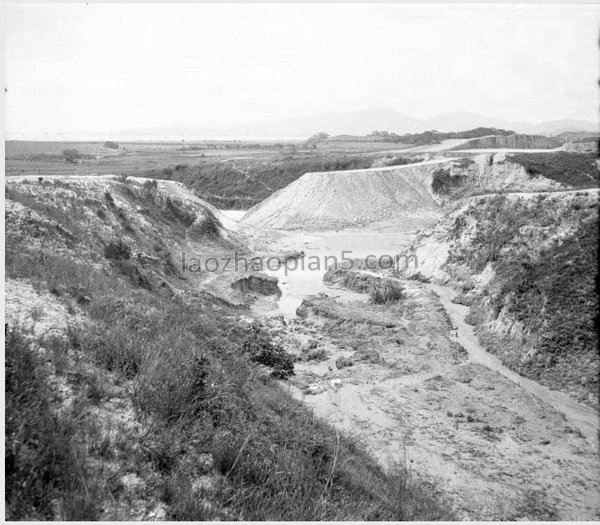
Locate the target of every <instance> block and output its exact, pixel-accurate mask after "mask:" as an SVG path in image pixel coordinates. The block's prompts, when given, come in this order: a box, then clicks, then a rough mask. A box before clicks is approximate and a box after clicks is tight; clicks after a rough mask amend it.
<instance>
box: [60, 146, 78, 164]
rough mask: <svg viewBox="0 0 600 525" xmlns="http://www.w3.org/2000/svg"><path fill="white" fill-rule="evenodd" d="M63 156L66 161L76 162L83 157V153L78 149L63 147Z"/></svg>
mask: <svg viewBox="0 0 600 525" xmlns="http://www.w3.org/2000/svg"><path fill="white" fill-rule="evenodd" d="M62 154H63V157H64V158H65V161H66V162H70V163H73V164H74V163H75V162H77V161H78V160H79V159H80V158H81V153H79V151H77V150H76V149H63V152H62Z"/></svg>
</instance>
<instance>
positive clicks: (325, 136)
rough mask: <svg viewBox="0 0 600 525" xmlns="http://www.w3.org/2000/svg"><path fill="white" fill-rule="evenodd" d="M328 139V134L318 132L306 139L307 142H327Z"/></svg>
mask: <svg viewBox="0 0 600 525" xmlns="http://www.w3.org/2000/svg"><path fill="white" fill-rule="evenodd" d="M328 138H329V133H325V132H323V131H320V132H318V133H315V134H314V135H313V136H312V137H310V138H309V139H308V142H321V141H323V140H327V139H328Z"/></svg>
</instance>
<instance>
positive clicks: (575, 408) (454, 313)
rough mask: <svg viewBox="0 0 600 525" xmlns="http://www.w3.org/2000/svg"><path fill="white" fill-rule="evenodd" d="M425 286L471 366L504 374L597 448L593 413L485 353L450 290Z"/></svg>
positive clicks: (598, 428) (599, 427) (599, 429)
mask: <svg viewBox="0 0 600 525" xmlns="http://www.w3.org/2000/svg"><path fill="white" fill-rule="evenodd" d="M427 286H428V287H429V288H430V289H431V290H433V291H434V292H435V293H436V294H437V295H438V296H439V298H440V302H441V304H442V306H443V307H444V308H445V309H446V311H447V312H448V314H449V315H450V318H451V319H452V322H453V323H454V324H455V325H456V327H457V334H458V342H459V343H460V344H461V345H462V346H463V347H464V348H465V350H466V351H467V352H468V353H469V358H470V360H471V361H472V362H473V363H479V364H481V365H484V366H486V367H487V368H489V369H490V370H494V371H495V372H497V373H499V374H501V375H503V376H504V377H506V378H507V379H509V380H510V381H512V382H513V383H515V384H517V385H519V386H521V387H522V388H523V389H524V390H526V391H527V392H529V393H530V394H532V395H534V396H535V397H537V398H538V399H540V400H542V401H544V402H545V403H547V404H549V405H550V406H552V407H553V408H555V409H556V410H558V411H559V412H561V413H562V414H564V415H565V417H566V418H567V420H568V421H569V423H571V424H572V425H573V426H575V427H576V428H578V429H579V431H580V432H581V433H582V434H583V435H584V436H585V437H586V438H587V439H588V440H589V441H590V442H591V443H592V445H593V446H594V449H595V450H598V449H600V443H599V437H600V419H599V417H598V413H597V412H596V410H594V409H593V408H590V407H588V406H586V405H583V404H581V403H577V402H576V401H575V400H573V399H572V398H571V397H569V396H568V395H567V394H563V393H562V392H558V391H556V390H550V389H549V388H547V387H545V386H543V385H540V384H539V383H537V382H536V381H532V380H531V379H527V378H525V377H523V376H521V375H519V374H517V373H516V372H514V371H513V370H510V369H509V368H507V367H506V366H504V365H503V364H502V363H501V362H500V360H499V359H498V358H497V357H496V356H494V355H492V354H490V353H489V352H487V351H486V350H485V349H484V348H483V347H482V346H481V345H480V344H479V341H478V339H477V336H476V335H475V332H474V331H473V328H472V327H471V326H470V325H468V324H467V323H465V316H466V315H467V314H468V313H469V307H468V306H463V305H460V304H455V303H453V302H452V297H453V296H454V295H455V293H454V292H453V291H452V290H451V289H450V288H448V287H445V286H440V285H437V284H428V285H427Z"/></svg>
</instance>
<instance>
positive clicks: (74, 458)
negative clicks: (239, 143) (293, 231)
mask: <svg viewBox="0 0 600 525" xmlns="http://www.w3.org/2000/svg"><path fill="white" fill-rule="evenodd" d="M35 184H37V183H35ZM152 191H154V190H150V189H140V188H135V187H133V188H132V187H129V186H128V185H126V184H122V183H114V184H113V185H112V186H111V192H110V194H111V197H112V203H111V199H108V198H107V197H106V194H105V195H104V196H102V195H100V196H99V198H97V199H90V197H89V195H88V194H86V193H85V192H83V191H82V190H80V189H78V188H77V187H76V186H74V185H69V184H64V183H60V184H59V183H55V184H47V183H44V184H40V185H39V188H29V189H28V190H27V191H25V190H24V189H23V187H19V186H18V185H15V186H12V185H11V187H10V188H9V189H8V190H7V200H10V201H12V202H19V203H21V204H22V205H24V206H25V207H26V210H31V211H32V213H27V212H22V211H18V210H16V211H15V210H14V209H12V208H11V209H10V210H11V211H9V212H7V217H6V231H7V238H6V247H7V249H6V274H7V277H9V278H21V279H26V280H28V282H32V283H33V284H34V286H35V287H36V288H37V289H38V290H39V291H40V293H46V294H47V293H48V292H50V293H52V294H53V296H54V297H56V298H57V299H58V300H59V301H60V302H62V303H63V304H64V306H65V308H66V310H67V311H68V312H70V313H71V314H73V323H71V322H69V325H70V328H69V329H68V331H67V333H66V334H65V337H62V338H53V339H49V338H43V340H40V339H39V338H38V339H36V338H35V337H34V336H33V335H32V334H29V333H25V332H24V330H23V328H20V327H10V331H9V333H8V337H7V347H6V359H7V361H6V367H7V376H6V400H7V404H6V422H5V425H6V426H5V431H6V438H7V451H6V453H7V456H6V457H7V462H6V468H7V472H6V481H7V485H6V508H7V517H9V518H10V519H40V518H50V519H51V518H61V519H79V520H82V519H84V520H85V519H99V518H103V519H106V518H108V519H140V518H146V519H147V518H148V516H151V514H149V513H150V512H152V510H153V509H156V505H157V503H159V506H162V507H163V508H164V510H165V517H166V518H167V519H174V520H198V519H219V518H220V519H245V520H253V519H255V520H256V519H257V520H261V519H271V520H290V519H295V520H313V519H354V520H360V519H394V518H395V519H438V518H447V517H448V516H449V514H448V513H447V512H446V511H445V510H444V509H443V508H441V507H440V506H439V505H438V504H437V503H436V502H435V501H434V500H432V499H431V498H430V497H429V496H428V494H427V493H426V492H423V489H420V488H419V487H413V486H411V487H409V488H408V489H407V488H406V485H405V482H404V480H403V476H402V473H395V474H385V473H383V472H382V471H381V470H380V469H379V468H378V467H377V466H376V465H375V464H374V462H373V461H372V460H371V459H370V458H369V457H367V456H366V455H365V453H364V452H362V449H361V447H360V445H359V444H357V443H354V442H352V441H351V440H348V439H347V438H345V437H343V436H342V437H341V438H340V439H339V441H338V439H337V437H336V434H335V432H334V431H333V430H332V429H331V428H330V427H328V426H327V425H325V424H324V423H322V422H320V421H318V420H316V419H315V418H314V417H313V416H312V414H311V413H310V412H309V411H308V410H307V409H305V408H304V407H303V406H302V405H301V404H299V403H298V402H296V401H294V400H292V399H291V398H290V397H289V396H288V395H287V394H285V393H284V392H283V391H282V390H281V388H280V387H279V386H278V384H277V383H276V382H275V380H274V379H273V378H272V376H271V375H270V369H269V368H265V367H264V366H261V365H257V364H256V363H255V362H254V361H255V360H256V353H253V352H254V351H256V349H258V350H259V351H261V352H263V353H267V354H268V355H273V353H277V345H276V344H275V343H274V342H272V341H270V339H269V337H268V335H267V334H266V333H264V332H262V330H261V328H260V327H254V328H251V327H249V326H248V325H246V324H244V323H241V322H240V320H239V316H240V315H244V314H245V313H246V311H245V310H243V309H239V308H235V307H231V306H229V305H228V304H226V303H224V302H222V301H220V300H218V299H216V298H214V297H212V296H210V295H207V294H204V293H198V292H194V291H193V283H187V282H186V281H182V280H181V279H180V278H179V277H178V276H177V272H175V271H172V270H173V269H172V265H171V264H169V262H168V261H169V260H170V258H169V253H170V252H172V251H173V250H175V249H176V248H177V246H179V247H181V246H183V245H184V244H185V243H186V242H188V241H189V237H190V235H191V232H190V229H191V228H192V226H191V225H190V220H189V218H188V217H187V216H185V214H181V213H175V212H173V210H172V209H171V208H170V207H169V205H168V204H167V203H166V202H165V201H164V199H161V198H158V197H157V196H156V195H155V196H154V197H153V196H152V195H150V193H151V192H152ZM61 192H63V193H61ZM64 192H66V193H64ZM127 205H130V207H131V208H132V209H135V207H136V206H142V207H143V208H144V209H145V210H146V212H145V214H144V217H145V219H146V221H148V223H149V226H148V224H146V223H144V222H143V221H140V220H138V218H137V217H134V216H133V215H128V214H127V213H126V212H123V210H127V209H129V208H128V206H127ZM119 210H120V211H121V212H123V213H120V211H119ZM201 233H202V232H201ZM195 238H196V240H197V241H198V242H200V243H202V246H206V247H207V248H206V249H211V248H210V247H211V246H213V244H214V242H215V241H214V239H205V238H204V237H203V236H202V235H197V233H196V237H195ZM117 241H118V242H117ZM110 243H112V244H110ZM121 243H126V244H127V245H128V246H129V248H130V249H129V250H128V249H125V248H123V246H122V244H121ZM108 246H112V248H109V249H108V250H107V249H106V248H107V247H108ZM141 249H143V250H147V251H148V252H149V253H153V254H154V255H155V256H156V258H157V259H158V260H159V262H153V263H152V268H149V267H145V266H144V264H143V263H142V262H140V261H139V260H137V259H135V258H134V257H133V256H132V255H130V254H129V252H131V253H135V251H137V250H141ZM153 249H154V252H152V250H153ZM105 254H106V255H108V256H110V257H111V259H106V257H105ZM164 282H167V283H170V288H169V287H165V286H163V284H162V283H164ZM169 290H171V291H169ZM173 290H175V292H173ZM176 290H180V291H179V292H177V291H176ZM78 318H81V319H82V320H83V324H82V323H76V322H75V321H76V319H78ZM42 347H43V348H45V353H44V354H42V351H41V348H42ZM43 355H44V356H45V357H42V356H43ZM263 362H264V360H263ZM57 383H58V384H64V385H66V389H67V392H70V394H67V395H63V396H61V395H60V393H59V392H57V391H56V384H57ZM116 415H123V416H126V417H123V418H122V420H120V419H118V418H116V419H115V417H112V416H116ZM132 475H133V476H135V477H137V479H139V480H141V481H140V483H137V484H135V485H134V486H133V487H131V486H129V485H128V483H127V482H126V481H125V480H126V479H127V476H132Z"/></svg>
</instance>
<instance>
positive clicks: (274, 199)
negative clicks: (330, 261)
mask: <svg viewBox="0 0 600 525" xmlns="http://www.w3.org/2000/svg"><path fill="white" fill-rule="evenodd" d="M448 162H449V161H448V160H440V161H430V162H422V163H418V164H409V165H404V166H394V167H388V168H374V169H364V170H348V171H332V172H322V173H306V174H305V175H303V176H302V177H301V178H300V179H298V180H296V181H294V182H293V183H292V184H290V185H289V186H286V187H285V188H283V189H281V190H279V191H278V192H276V193H274V194H273V195H271V197H269V198H268V199H265V200H264V201H263V202H261V203H260V204H258V205H256V206H254V207H253V208H251V209H250V210H248V212H247V213H246V214H245V215H244V216H243V217H242V222H243V223H244V224H248V225H251V226H260V227H263V228H274V229H283V230H295V229H313V230H329V229H341V228H349V227H360V226H366V225H368V224H373V223H377V222H382V221H386V222H391V223H394V224H397V225H398V226H399V227H402V229H404V231H409V230H414V229H418V228H422V227H425V226H429V225H431V224H433V223H435V221H436V220H437V219H438V218H439V217H440V206H439V204H438V203H437V202H436V200H435V198H434V194H433V191H432V189H431V182H432V177H433V173H434V171H435V170H436V169H439V167H440V166H441V165H442V166H443V165H445V164H446V163H448Z"/></svg>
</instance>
